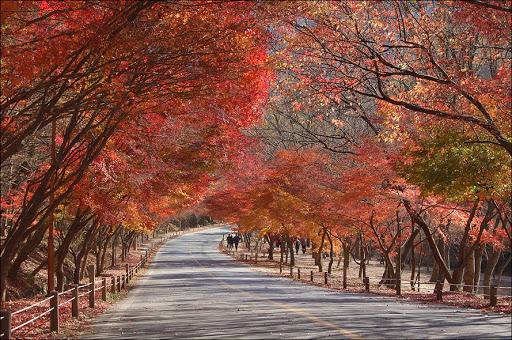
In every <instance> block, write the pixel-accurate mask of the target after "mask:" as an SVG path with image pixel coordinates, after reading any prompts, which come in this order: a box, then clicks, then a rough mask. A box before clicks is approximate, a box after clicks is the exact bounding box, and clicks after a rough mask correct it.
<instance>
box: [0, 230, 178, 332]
mask: <svg viewBox="0 0 512 340" xmlns="http://www.w3.org/2000/svg"><path fill="white" fill-rule="evenodd" d="M182 233H183V232H181V231H179V232H173V233H171V235H170V237H175V236H178V235H181V234H182ZM160 240H161V241H164V237H161V238H160ZM147 261H148V250H146V252H145V254H144V255H143V254H141V259H140V261H139V262H138V263H137V264H136V265H135V266H132V267H130V266H129V265H128V264H126V269H125V274H122V275H117V276H108V277H101V278H96V277H95V276H96V272H95V266H94V265H90V266H88V274H89V282H88V283H86V284H81V285H78V284H75V285H73V287H72V288H70V289H68V290H66V291H64V292H57V291H52V292H50V294H49V296H48V297H47V298H45V299H44V300H41V301H38V302H36V303H34V304H32V305H30V306H27V307H24V308H22V309H19V310H17V311H14V312H11V311H4V310H2V311H0V332H1V333H0V339H1V340H4V339H12V338H13V337H15V336H16V335H15V334H14V333H16V332H17V331H19V330H20V329H22V328H26V327H27V326H29V325H31V324H33V323H34V322H35V321H37V320H39V319H41V318H46V319H47V321H48V322H49V323H50V331H51V332H56V333H58V332H59V328H60V324H59V309H62V308H64V307H65V306H70V308H71V315H72V317H74V318H78V315H79V301H80V298H83V297H84V296H87V299H88V301H89V308H94V307H95V304H96V302H95V301H96V292H97V291H100V290H101V299H102V300H103V301H106V300H107V295H108V293H109V292H110V293H111V294H116V293H119V292H121V291H122V290H125V289H127V286H128V283H129V282H130V281H131V280H132V279H133V277H134V276H135V275H136V274H137V273H138V272H139V270H140V269H142V268H143V267H145V266H146V264H147ZM45 304H46V305H48V307H47V308H45V309H43V310H42V311H41V310H39V312H38V315H36V316H35V317H33V318H31V319H29V320H26V321H23V322H21V323H20V324H18V325H16V326H14V327H13V326H12V324H13V322H12V321H13V318H17V317H21V316H22V315H23V314H24V313H27V312H29V311H30V312H33V311H34V309H36V310H37V309H40V308H37V307H41V306H44V305H45ZM13 334H14V335H13Z"/></svg>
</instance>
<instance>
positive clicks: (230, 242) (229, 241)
mask: <svg viewBox="0 0 512 340" xmlns="http://www.w3.org/2000/svg"><path fill="white" fill-rule="evenodd" d="M226 239H227V240H228V249H229V250H231V248H233V236H231V234H228V237H227V238H226Z"/></svg>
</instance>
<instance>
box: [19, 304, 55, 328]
mask: <svg viewBox="0 0 512 340" xmlns="http://www.w3.org/2000/svg"><path fill="white" fill-rule="evenodd" d="M53 310H54V307H51V308H50V309H48V310H46V311H44V312H43V313H41V314H39V315H38V316H35V317H33V318H32V319H30V320H28V321H25V322H24V323H22V324H21V325H18V326H16V327H14V328H12V329H11V333H12V332H14V331H17V330H18V329H20V328H22V327H25V326H26V325H28V324H31V323H32V322H34V321H36V320H38V319H40V318H42V317H43V316H45V315H46V314H48V313H50V312H52V311H53Z"/></svg>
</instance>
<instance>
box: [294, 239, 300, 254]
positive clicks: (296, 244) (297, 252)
mask: <svg viewBox="0 0 512 340" xmlns="http://www.w3.org/2000/svg"><path fill="white" fill-rule="evenodd" d="M299 248H300V241H299V240H298V239H297V240H295V254H299Z"/></svg>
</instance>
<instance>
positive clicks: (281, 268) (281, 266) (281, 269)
mask: <svg viewBox="0 0 512 340" xmlns="http://www.w3.org/2000/svg"><path fill="white" fill-rule="evenodd" d="M282 273H283V264H282V263H281V262H279V274H282Z"/></svg>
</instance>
